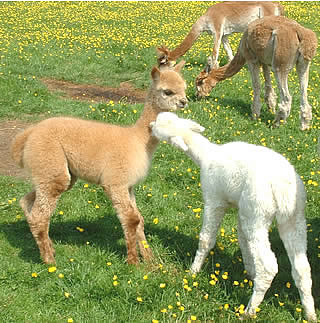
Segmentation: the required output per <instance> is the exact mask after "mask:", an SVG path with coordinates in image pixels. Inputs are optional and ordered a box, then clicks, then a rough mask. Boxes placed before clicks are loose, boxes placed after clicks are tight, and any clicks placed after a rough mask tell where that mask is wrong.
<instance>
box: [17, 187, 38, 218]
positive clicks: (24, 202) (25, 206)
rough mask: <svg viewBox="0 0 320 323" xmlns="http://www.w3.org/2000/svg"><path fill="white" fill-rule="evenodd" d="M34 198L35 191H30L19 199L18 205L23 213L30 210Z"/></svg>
mask: <svg viewBox="0 0 320 323" xmlns="http://www.w3.org/2000/svg"><path fill="white" fill-rule="evenodd" d="M35 199H36V191H32V192H30V193H28V194H26V195H25V196H24V197H23V198H22V199H21V200H20V206H21V208H22V210H23V211H24V213H25V214H27V213H29V212H31V209H32V206H33V203H34V200H35Z"/></svg>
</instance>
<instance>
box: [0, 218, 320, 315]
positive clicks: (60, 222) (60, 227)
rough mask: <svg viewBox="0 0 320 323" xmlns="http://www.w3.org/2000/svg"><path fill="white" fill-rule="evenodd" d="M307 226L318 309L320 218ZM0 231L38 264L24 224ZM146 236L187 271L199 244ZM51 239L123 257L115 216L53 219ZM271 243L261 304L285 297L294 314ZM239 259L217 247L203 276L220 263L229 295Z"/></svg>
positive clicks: (151, 231)
mask: <svg viewBox="0 0 320 323" xmlns="http://www.w3.org/2000/svg"><path fill="white" fill-rule="evenodd" d="M308 223H309V224H310V225H311V228H313V229H312V231H311V232H308V258H309V262H310V265H311V268H312V273H313V275H312V279H313V296H314V299H315V303H316V308H319V305H320V301H319V299H320V291H319V288H317V286H319V284H320V277H319V275H317V268H318V264H319V258H318V253H319V249H318V245H319V244H320V243H319V242H318V240H317V239H318V238H319V231H320V230H319V228H320V218H315V219H311V220H308ZM77 227H78V228H79V227H81V228H84V231H83V232H79V231H78V229H77ZM0 231H1V232H3V233H4V234H5V235H6V238H7V239H8V241H9V243H10V244H11V245H12V246H13V247H14V248H18V249H20V250H21V251H20V255H19V256H20V257H21V259H23V260H24V261H26V262H30V263H40V262H41V259H40V257H39V251H38V248H37V246H36V244H35V241H34V239H33V237H32V235H31V233H30V230H29V226H28V224H27V222H26V221H19V222H12V223H7V224H1V225H0ZM145 232H146V236H147V237H148V240H149V243H150V245H151V248H152V244H153V241H155V240H157V241H158V242H159V243H160V244H161V245H162V247H163V248H165V249H166V250H168V252H169V253H170V254H171V255H172V254H173V255H174V257H175V261H177V262H178V263H181V264H182V265H183V267H184V268H186V269H188V268H189V267H190V264H191V261H192V260H193V258H194V255H195V252H196V250H197V247H198V240H196V239H193V238H191V237H189V236H187V235H185V234H183V233H181V232H176V231H175V230H169V229H166V228H161V227H159V226H156V225H146V226H145ZM50 236H51V238H52V240H53V243H54V244H55V245H56V246H57V244H63V245H65V244H67V245H75V246H79V247H81V246H84V245H85V244H86V241H90V244H92V245H94V246H97V247H99V248H101V249H105V250H108V251H109V252H112V253H116V254H118V255H121V256H123V257H124V258H125V257H126V247H125V244H124V241H123V231H122V228H121V225H120V223H119V221H118V219H117V217H116V215H115V214H111V215H106V216H104V217H103V218H98V219H96V220H91V221H89V220H83V219H79V221H68V220H67V219H54V221H52V223H51V227H50ZM270 241H271V245H272V250H273V251H274V253H275V254H276V257H277V261H278V265H279V272H278V274H277V275H276V277H275V278H274V281H273V282H272V285H271V287H270V289H269V290H268V291H267V293H266V295H265V298H264V300H265V301H266V302H275V303H277V301H278V299H277V298H275V297H274V294H279V295H280V296H281V298H282V300H283V297H285V298H286V297H288V299H290V302H292V304H293V305H292V306H290V305H288V306H289V310H290V311H292V313H294V311H295V304H297V302H298V300H299V299H300V298H299V293H298V290H297V288H296V287H294V281H293V278H292V276H291V265H290V262H289V259H288V256H287V254H286V251H285V249H284V246H283V243H282V241H281V239H280V237H279V234H278V231H277V229H276V228H274V229H273V230H272V232H271V233H270ZM188 254H189V255H188ZM160 257H161V256H160ZM239 257H241V252H240V250H238V251H236V252H235V253H234V254H233V255H230V254H228V252H227V250H224V251H220V250H219V248H217V246H216V247H215V248H214V256H209V257H208V262H206V263H205V265H204V266H203V268H202V272H205V273H207V274H208V275H210V274H211V273H213V272H214V271H215V270H216V269H217V268H216V266H215V265H216V263H217V262H219V264H220V265H221V268H223V271H229V272H230V273H232V280H230V281H226V282H225V285H226V289H227V290H230V292H231V291H232V289H233V288H234V286H233V280H239V281H241V280H243V278H244V275H243V270H244V267H243V264H242V263H241V262H239V261H235V259H238V258H239ZM287 282H290V283H291V285H292V287H291V288H290V289H288V288H287V287H286V283H287ZM249 294H250V292H249ZM241 301H243V303H244V304H245V303H247V302H248V292H247V293H245V292H243V299H242V300H241ZM291 307H292V308H291Z"/></svg>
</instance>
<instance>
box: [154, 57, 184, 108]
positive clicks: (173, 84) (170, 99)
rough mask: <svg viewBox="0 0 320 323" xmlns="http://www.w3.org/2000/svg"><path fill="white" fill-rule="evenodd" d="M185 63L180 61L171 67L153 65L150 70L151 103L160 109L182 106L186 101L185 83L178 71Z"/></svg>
mask: <svg viewBox="0 0 320 323" xmlns="http://www.w3.org/2000/svg"><path fill="white" fill-rule="evenodd" d="M184 64H185V62H184V61H181V62H180V63H179V64H177V65H176V66H175V67H173V68H162V69H159V68H158V67H156V66H155V67H154V68H153V69H152V72H151V76H152V81H153V82H152V88H151V93H152V98H153V103H154V104H155V105H156V106H157V107H158V108H159V109H160V110H161V111H170V110H172V111H176V110H178V109H182V108H184V107H185V106H186V105H187V103H188V100H187V97H186V87H187V86H186V83H185V81H184V79H183V78H182V76H181V75H180V71H181V69H182V67H183V65H184Z"/></svg>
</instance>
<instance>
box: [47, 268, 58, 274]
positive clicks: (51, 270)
mask: <svg viewBox="0 0 320 323" xmlns="http://www.w3.org/2000/svg"><path fill="white" fill-rule="evenodd" d="M56 270H57V268H56V267H54V266H52V267H49V268H48V272H49V273H54V272H55V271H56Z"/></svg>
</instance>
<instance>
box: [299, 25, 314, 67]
mask: <svg viewBox="0 0 320 323" xmlns="http://www.w3.org/2000/svg"><path fill="white" fill-rule="evenodd" d="M297 36H298V39H299V41H300V46H299V51H300V53H301V55H302V56H303V58H304V59H306V60H308V61H311V60H312V58H313V57H314V56H315V55H316V52H317V47H318V39H317V36H316V34H315V33H314V32H313V31H312V30H310V29H307V28H303V27H300V28H297Z"/></svg>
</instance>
